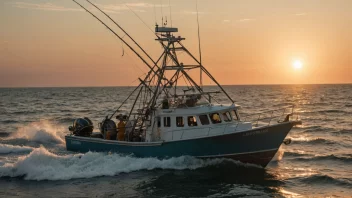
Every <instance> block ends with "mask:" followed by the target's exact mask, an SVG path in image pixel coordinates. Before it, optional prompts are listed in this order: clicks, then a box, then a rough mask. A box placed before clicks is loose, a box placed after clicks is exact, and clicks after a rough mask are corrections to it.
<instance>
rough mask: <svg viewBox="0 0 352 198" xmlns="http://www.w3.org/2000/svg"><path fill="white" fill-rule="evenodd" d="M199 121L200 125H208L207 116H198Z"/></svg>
mask: <svg viewBox="0 0 352 198" xmlns="http://www.w3.org/2000/svg"><path fill="white" fill-rule="evenodd" d="M199 120H200V123H201V124H202V125H208V124H210V122H209V119H208V116H207V115H199Z"/></svg>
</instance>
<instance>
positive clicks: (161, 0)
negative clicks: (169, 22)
mask: <svg viewBox="0 0 352 198" xmlns="http://www.w3.org/2000/svg"><path fill="white" fill-rule="evenodd" d="M160 9H161V25H162V26H164V13H163V0H160Z"/></svg>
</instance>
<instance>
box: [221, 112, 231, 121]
mask: <svg viewBox="0 0 352 198" xmlns="http://www.w3.org/2000/svg"><path fill="white" fill-rule="evenodd" d="M221 114H222V117H223V118H224V121H225V122H230V121H231V120H232V118H231V117H232V116H231V114H230V112H228V111H226V112H223V113H221Z"/></svg>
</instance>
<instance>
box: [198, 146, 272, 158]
mask: <svg viewBox="0 0 352 198" xmlns="http://www.w3.org/2000/svg"><path fill="white" fill-rule="evenodd" d="M278 149H279V148H274V149H267V150H260V151H253V152H243V153H231V154H219V155H202V156H194V157H198V158H216V157H226V156H235V155H245V154H256V153H263V152H269V151H276V150H278Z"/></svg>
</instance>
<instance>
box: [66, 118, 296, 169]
mask: <svg viewBox="0 0 352 198" xmlns="http://www.w3.org/2000/svg"><path fill="white" fill-rule="evenodd" d="M295 124H298V123H297V122H295V121H290V122H283V123H279V124H276V125H270V126H266V127H260V128H256V129H252V130H248V131H241V132H233V133H227V134H223V135H217V136H207V137H199V138H194V139H185V140H177V141H170V142H122V141H115V140H103V139H98V138H89V137H79V136H66V137H65V139H66V148H67V150H70V151H77V152H88V151H96V152H117V153H121V154H128V155H129V154H133V155H134V156H136V157H156V158H170V157H179V156H185V155H186V156H194V157H198V158H231V159H234V160H238V161H241V162H244V163H251V164H257V165H260V166H262V167H265V166H266V165H267V164H268V163H269V162H270V161H271V159H272V158H273V157H274V155H275V153H276V152H277V150H278V149H279V147H280V145H281V144H282V142H283V140H284V139H285V137H286V136H287V134H288V133H289V131H290V130H291V129H292V127H293V126H294V125H295Z"/></svg>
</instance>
